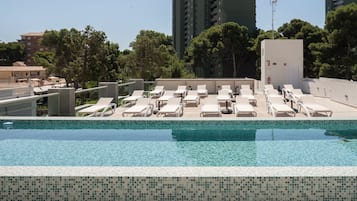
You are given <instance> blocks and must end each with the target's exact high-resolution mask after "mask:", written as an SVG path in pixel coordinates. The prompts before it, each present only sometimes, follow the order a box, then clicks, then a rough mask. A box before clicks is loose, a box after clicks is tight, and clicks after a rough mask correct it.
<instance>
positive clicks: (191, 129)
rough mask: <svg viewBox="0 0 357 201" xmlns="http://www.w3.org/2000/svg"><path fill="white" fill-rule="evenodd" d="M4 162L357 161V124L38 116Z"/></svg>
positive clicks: (14, 137)
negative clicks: (54, 117) (65, 118)
mask: <svg viewBox="0 0 357 201" xmlns="http://www.w3.org/2000/svg"><path fill="white" fill-rule="evenodd" d="M6 122H12V123H13V124H12V126H11V127H5V128H9V129H0V166H155V167H156V166H159V167H162V166H249V167H250V166H259V167H261V166H357V121H353V120H346V121H342V120H323V121H319V120H300V121H285V120H280V121H270V120H269V121H238V120H237V121H234V120H232V121H215V120H212V121H189V120H188V121H177V120H172V121H169V120H168V121H162V120H160V121H155V120H152V121H149V120H146V121H139V120H138V121H120V120H116V121H115V120H113V121H108V120H107V121H93V120H88V121H85V120H82V121H65V120H62V121H58V120H56V121H54V120H53V121H50V120H48V121H45V120H43V121H31V120H7V121H2V122H1V123H2V124H3V125H4V123H6Z"/></svg>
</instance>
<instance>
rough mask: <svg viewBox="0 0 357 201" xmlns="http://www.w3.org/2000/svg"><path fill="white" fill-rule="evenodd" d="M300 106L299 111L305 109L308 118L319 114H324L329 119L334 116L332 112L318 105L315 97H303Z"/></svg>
mask: <svg viewBox="0 0 357 201" xmlns="http://www.w3.org/2000/svg"><path fill="white" fill-rule="evenodd" d="M298 105H299V110H301V108H303V109H304V110H305V113H306V115H307V116H308V117H311V116H314V115H316V114H318V113H324V114H325V115H326V116H328V117H331V116H332V110H330V109H328V108H327V107H325V106H322V105H320V104H318V103H316V102H315V100H314V97H313V96H303V97H302V98H301V99H300V100H299V102H298Z"/></svg>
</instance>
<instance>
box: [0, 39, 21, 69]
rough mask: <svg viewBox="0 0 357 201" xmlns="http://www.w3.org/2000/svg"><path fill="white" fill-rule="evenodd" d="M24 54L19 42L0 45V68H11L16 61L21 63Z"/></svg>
mask: <svg viewBox="0 0 357 201" xmlns="http://www.w3.org/2000/svg"><path fill="white" fill-rule="evenodd" d="M24 59H25V52H24V46H23V44H21V43H19V42H10V43H0V66H11V65H12V63H14V62H16V61H23V60H24Z"/></svg>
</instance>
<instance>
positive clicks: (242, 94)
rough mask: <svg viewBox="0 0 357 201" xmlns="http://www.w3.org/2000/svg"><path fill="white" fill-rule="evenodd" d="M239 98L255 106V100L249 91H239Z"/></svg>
mask: <svg viewBox="0 0 357 201" xmlns="http://www.w3.org/2000/svg"><path fill="white" fill-rule="evenodd" d="M239 96H240V97H243V98H246V99H248V100H249V103H253V104H254V105H257V99H256V98H255V96H254V95H253V91H252V90H251V89H241V90H240V95H239Z"/></svg>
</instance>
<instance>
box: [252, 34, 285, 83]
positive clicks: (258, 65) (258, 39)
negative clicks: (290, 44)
mask: <svg viewBox="0 0 357 201" xmlns="http://www.w3.org/2000/svg"><path fill="white" fill-rule="evenodd" d="M271 38H272V32H271V31H264V30H261V29H258V30H257V36H256V37H255V38H254V41H253V46H252V47H251V50H252V51H254V53H255V57H256V78H258V79H259V78H260V74H261V52H262V50H261V43H262V41H263V40H265V39H271ZM281 38H282V36H281V35H280V34H279V33H278V32H276V31H274V39H281Z"/></svg>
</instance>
